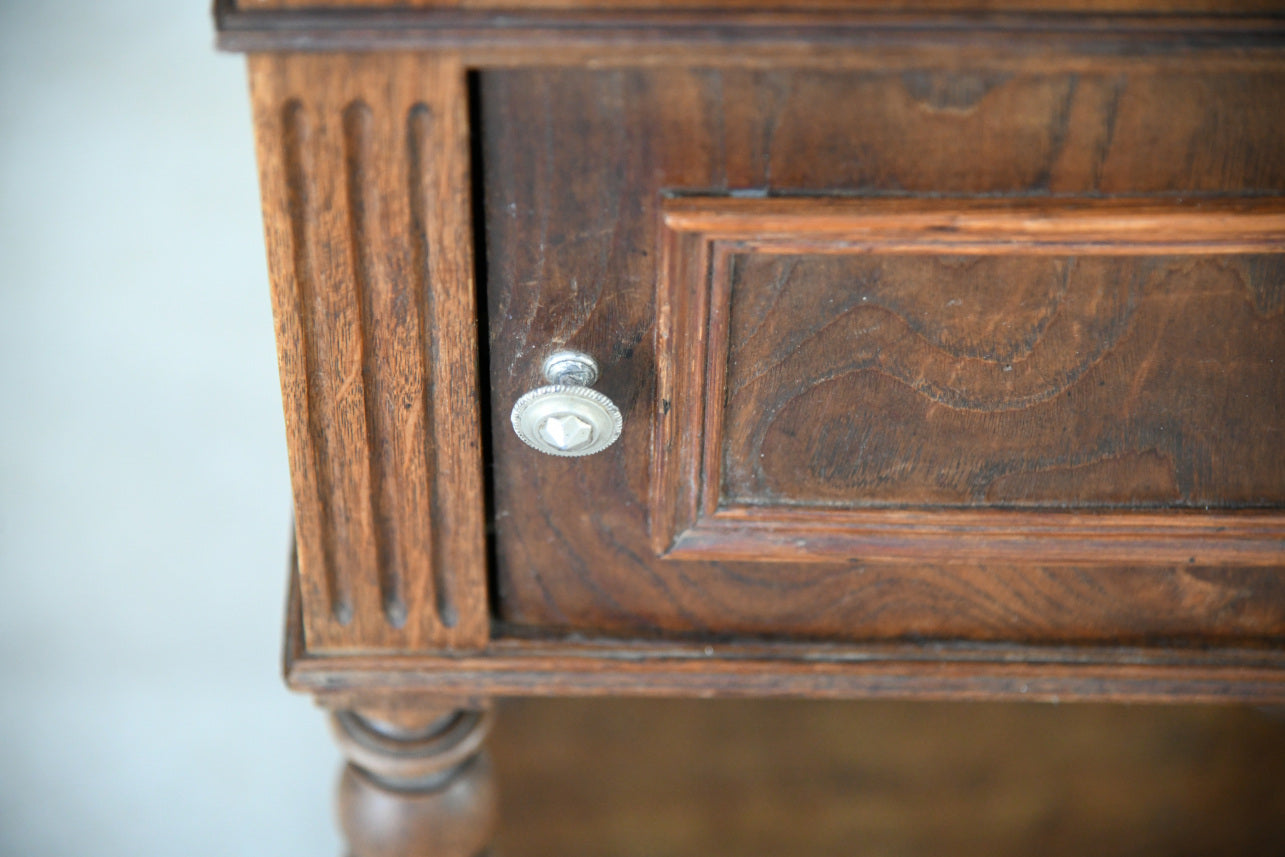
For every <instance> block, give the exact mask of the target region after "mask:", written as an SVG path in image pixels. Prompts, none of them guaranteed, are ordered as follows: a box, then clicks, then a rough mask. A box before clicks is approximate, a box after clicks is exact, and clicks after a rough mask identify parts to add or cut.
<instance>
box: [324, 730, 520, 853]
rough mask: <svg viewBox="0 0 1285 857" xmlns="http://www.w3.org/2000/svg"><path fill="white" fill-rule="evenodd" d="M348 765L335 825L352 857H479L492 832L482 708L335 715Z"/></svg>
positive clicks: (493, 802) (493, 808) (493, 818)
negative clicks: (338, 828)
mask: <svg viewBox="0 0 1285 857" xmlns="http://www.w3.org/2000/svg"><path fill="white" fill-rule="evenodd" d="M331 724H332V726H333V729H334V733H335V737H336V740H337V741H338V743H339V747H340V749H341V750H342V751H343V754H344V757H345V758H346V759H347V764H346V765H345V766H344V770H343V774H342V775H341V777H340V781H339V795H338V812H339V826H340V828H341V830H342V831H343V834H344V836H345V838H346V839H347V842H348V847H349V849H350V851H349V853H350V855H351V857H479V855H481V854H483V853H484V852H485V851H486V848H487V845H488V844H489V842H490V840H491V836H492V834H493V832H494V829H495V826H496V815H497V811H496V791H495V784H494V780H493V778H492V775H491V764H490V760H489V759H488V758H487V754H486V751H485V749H484V741H485V738H486V734H487V732H488V730H489V729H490V725H491V712H490V710H489V708H484V709H480V710H479V709H469V710H442V709H438V710H419V711H413V712H410V711H397V712H393V711H372V710H365V709H359V710H345V711H337V712H335V713H334V714H333V715H332V717H331Z"/></svg>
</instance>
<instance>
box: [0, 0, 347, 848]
mask: <svg viewBox="0 0 1285 857" xmlns="http://www.w3.org/2000/svg"><path fill="white" fill-rule="evenodd" d="M272 337H273V331H272V319H271V313H270V307H269V303H268V286H267V277H266V272H265V265H264V253H263V233H262V230H261V228H260V223H259V203H258V190H257V187H256V179H255V165H254V145H253V139H252V137H251V132H250V111H249V102H248V98H247V94H246V85H245V70H244V63H243V60H242V58H241V57H238V56H231V55H223V54H218V53H215V51H214V48H213V25H212V23H211V20H210V14H209V8H208V4H207V3H205V2H204V0H105V2H104V0H99V1H98V2H95V1H94V0H50V2H22V0H0V389H3V390H4V396H3V399H2V404H0V582H2V585H0V853H3V854H6V855H7V854H22V855H29V857H35V855H64V854H66V855H117V854H119V855H133V857H138V855H185V857H196V855H251V854H264V855H268V854H271V855H292V854H299V855H303V854H309V855H317V854H338V853H339V844H338V838H337V835H336V834H335V832H334V831H333V829H332V825H331V824H330V821H329V815H328V810H329V803H330V794H331V788H332V784H333V782H334V777H335V771H336V764H337V759H338V754H337V753H336V752H335V751H334V750H333V749H331V743H330V740H329V736H328V734H327V732H326V726H325V722H324V719H323V718H322V717H321V716H320V715H319V713H318V712H317V711H316V710H315V709H314V708H313V706H312V704H311V702H310V701H309V700H307V699H306V698H304V697H300V696H295V695H293V694H290V693H287V692H286V691H285V689H284V688H283V686H282V684H281V680H280V668H279V664H278V662H279V654H278V653H279V651H280V635H281V619H282V602H283V596H284V589H285V580H286V576H285V563H286V550H287V540H288V535H289V528H290V510H289V503H290V493H289V483H288V475H287V472H286V450H285V438H284V429H283V425H282V417H281V405H280V388H279V387H278V384H277V374H276V357H275V353H274V350H273V340H272Z"/></svg>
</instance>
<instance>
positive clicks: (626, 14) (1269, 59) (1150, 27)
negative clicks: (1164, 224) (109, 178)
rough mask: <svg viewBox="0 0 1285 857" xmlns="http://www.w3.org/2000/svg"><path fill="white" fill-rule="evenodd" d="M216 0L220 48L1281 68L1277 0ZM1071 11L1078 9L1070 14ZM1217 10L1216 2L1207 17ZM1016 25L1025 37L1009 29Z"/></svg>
mask: <svg viewBox="0 0 1285 857" xmlns="http://www.w3.org/2000/svg"><path fill="white" fill-rule="evenodd" d="M268 2H270V3H273V4H277V3H285V4H291V5H272V6H268V5H266V4H265V5H252V4H250V3H246V4H242V5H238V4H237V3H236V2H235V0H216V2H215V19H216V23H217V26H218V43H219V46H220V47H222V48H223V49H225V50H237V51H246V52H251V53H254V52H264V51H334V50H342V51H370V50H449V51H459V52H460V55H461V57H462V58H463V59H464V61H465V62H466V63H467V64H469V65H473V66H481V67H496V66H529V65H558V66H577V65H579V66H599V67H600V66H604V65H617V66H630V67H638V66H647V65H662V66H671V65H673V64H675V63H678V64H683V65H698V66H706V67H708V66H720V65H732V66H739V67H744V66H747V65H749V66H763V67H806V66H818V65H819V66H825V67H845V68H864V69H884V70H887V69H893V68H897V69H919V68H925V67H938V68H958V66H959V61H960V59H961V58H965V57H966V58H969V59H971V60H978V59H983V60H984V61H986V62H987V63H989V64H991V66H992V68H1001V67H1008V68H1013V69H1016V68H1023V67H1025V68H1029V67H1030V66H1031V64H1032V63H1034V64H1037V65H1044V66H1046V67H1048V68H1053V69H1062V70H1084V71H1103V70H1106V69H1109V68H1138V67H1140V66H1144V65H1149V66H1154V65H1157V64H1164V65H1167V67H1169V68H1171V69H1174V70H1181V69H1182V68H1183V67H1184V66H1185V59H1186V58H1187V57H1189V56H1192V55H1198V56H1200V57H1201V59H1202V61H1203V62H1205V63H1213V64H1219V65H1221V66H1222V67H1223V68H1227V69H1230V68H1238V69H1242V70H1249V69H1253V68H1256V67H1262V65H1263V64H1265V63H1274V64H1276V65H1279V64H1280V55H1279V54H1280V48H1281V45H1282V43H1283V42H1285V21H1283V20H1282V19H1281V18H1280V16H1279V13H1280V12H1281V11H1283V10H1285V5H1283V4H1282V3H1281V0H1251V2H1245V3H1239V4H1236V6H1235V8H1234V9H1232V8H1228V6H1227V4H1226V3H1224V2H1222V0H1097V2H1070V1H1069V0H990V2H983V3H975V2H969V0H903V2H894V3H881V2H865V0H852V2H847V0H823V2H821V3H815V4H813V3H810V4H807V5H803V6H781V5H779V4H772V3H769V2H766V0H743V2H732V3H727V2H724V3H714V4H706V3H703V2H694V3H688V2H679V3H652V2H650V0H642V2H640V3H635V2H624V3H614V4H606V5H604V4H587V3H583V2H580V0H567V2H565V3H564V2H561V0H553V2H549V3H546V2H543V0H534V2H526V0H519V2H518V3H517V4H508V3H503V4H500V5H498V6H497V5H491V4H489V3H478V4H474V3H468V4H465V5H412V4H409V3H406V4H402V3H398V4H393V3H391V2H389V3H384V4H383V5H378V6H376V5H372V4H371V3H368V2H360V0H359V5H358V4H354V5H351V6H348V5H339V6H337V5H335V3H334V0H268ZM375 2H378V0H375ZM1068 13H1076V14H1068ZM1211 13H1212V14H1211ZM1015 36H1020V37H1017V38H1015Z"/></svg>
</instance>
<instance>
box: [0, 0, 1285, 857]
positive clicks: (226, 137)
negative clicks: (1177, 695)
mask: <svg viewBox="0 0 1285 857" xmlns="http://www.w3.org/2000/svg"><path fill="white" fill-rule="evenodd" d="M212 44H213V33H212V24H211V21H210V16H209V13H208V9H207V4H206V3H205V2H203V0H177V2H175V0H99V1H98V2H93V0H47V1H46V2H34V0H29V2H18V0H0V390H3V391H4V395H3V398H2V399H0V401H2V402H3V404H0V584H2V586H0V855H23V857H35V855H130V857H150V855H158V857H159V855H167V857H172V855H182V857H202V855H273V857H289V855H338V854H340V853H341V852H340V843H339V841H338V837H337V835H336V834H335V832H334V828H333V824H332V822H331V816H330V812H329V808H330V799H331V798H330V796H331V792H332V787H333V783H334V779H335V775H336V773H337V766H338V754H337V752H336V751H335V750H334V749H333V748H332V745H331V743H330V740H329V737H328V735H327V734H326V728H325V723H324V718H323V717H322V716H321V714H320V712H318V711H317V710H316V709H314V708H313V706H312V704H311V703H310V702H309V701H308V700H307V699H305V698H302V697H299V696H295V695H292V694H289V693H288V692H287V691H286V690H285V689H284V687H283V686H282V683H281V680H280V676H279V651H280V635H281V625H282V609H283V600H284V588H285V581H286V574H285V561H286V548H287V543H288V533H289V527H290V517H289V496H290V495H289V485H288V477H287V473H286V450H285V442H284V433H283V427H282V417H281V406H280V403H279V388H278V385H277V377H276V362H275V355H274V350H273V328H272V321H271V317H270V311H269V303H268V287H267V281H266V276H265V264H264V254H263V249H262V233H261V230H260V224H259V210H258V193H257V188H256V185H255V165H254V154H253V144H252V139H251V130H250V113H249V106H248V99H247V93H246V89H245V79H244V68H243V63H242V60H241V58H240V57H236V56H227V55H220V54H217V53H215V51H214V49H213V47H212ZM492 747H493V751H494V755H495V759H496V765H497V768H498V772H499V778H500V785H501V794H502V817H503V820H504V821H503V827H502V830H501V833H500V837H499V846H500V847H499V849H498V850H499V852H500V853H502V854H504V855H505V857H522V855H532V857H537V855H539V857H543V855H549V854H560V855H563V857H566V855H585V857H589V855H594V857H611V855H622V857H623V855H639V857H643V855H646V857H665V855H682V854H686V855H693V857H694V855H709V854H727V855H740V856H741V857H748V855H792V857H793V855H823V854H824V855H831V854H833V855H845V857H846V855H855V854H863V855H884V854H887V855H894V854H900V855H906V854H925V855H935V854H950V855H953V857H958V855H964V854H978V855H998V854H1013V855H1020V854H1041V855H1051V854H1086V853H1092V854H1095V855H1098V857H1101V855H1107V854H1122V855H1123V854H1132V855H1137V854H1166V855H1173V854H1193V855H1195V854H1281V853H1285V721H1283V720H1282V719H1280V716H1279V715H1276V716H1274V717H1273V716H1269V715H1265V714H1263V713H1260V712H1256V711H1252V710H1248V709H1243V708H1215V707H1205V708H1192V707H1178V708H1147V707H1140V708H1129V707H1122V706H1100V705H1098V706H1092V705H1080V706H1060V707H1055V706H1036V705H963V704H961V705H927V704H918V705H902V704H891V703H879V704H872V703H797V702H780V701H764V702H699V701H641V702H638V701H597V702H585V701H577V700H570V701H545V702H518V703H511V704H508V705H507V706H506V707H504V708H502V710H501V716H500V721H499V726H498V728H497V730H496V733H495V735H494V737H493V740H492Z"/></svg>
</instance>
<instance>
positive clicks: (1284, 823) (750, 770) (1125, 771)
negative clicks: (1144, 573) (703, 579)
mask: <svg viewBox="0 0 1285 857" xmlns="http://www.w3.org/2000/svg"><path fill="white" fill-rule="evenodd" d="M491 745H492V750H493V756H494V759H495V766H496V770H497V774H498V776H499V778H500V782H501V784H502V787H501V790H500V807H501V823H500V828H499V835H498V839H497V850H499V851H501V852H502V853H503V854H504V855H506V857H543V855H547V854H559V855H565V857H581V855H584V857H589V855H592V857H634V855H648V857H698V855H715V854H717V855H737V857H769V855H770V857H779V855H784V854H789V855H795V857H850V855H854V854H896V855H904V857H913V855H924V856H925V857H940V855H947V854H949V855H954V857H971V855H977V857H983V856H984V857H1008V855H1013V857H1019V855H1020V857H1029V855H1035V854H1039V855H1048V857H1061V855H1067V857H1070V855H1076V857H1079V855H1088V854H1092V855H1103V857H1108V856H1109V855H1121V857H1124V855H1129V857H1151V855H1154V857H1181V855H1234V857H1241V855H1267V854H1280V853H1283V852H1285V720H1281V719H1279V718H1273V717H1270V716H1268V715H1264V714H1261V713H1258V712H1255V711H1251V710H1247V709H1237V708H1186V707H1172V708H1158V707H1149V706H1143V707H1124V706H1107V705H1062V706H1038V705H997V704H951V705H945V704H943V705H931V704H928V705H926V704H913V703H857V704H847V703H842V704H841V703H826V702H809V703H800V702H780V701H776V702H773V701H738V702H711V701H670V700H664V701H661V700H649V701H620V700H593V701H586V700H522V701H518V700H513V701H507V702H505V703H504V704H503V705H502V706H501V707H500V709H499V716H498V718H497V725H496V729H495V731H494V733H493V735H492V739H491Z"/></svg>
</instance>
